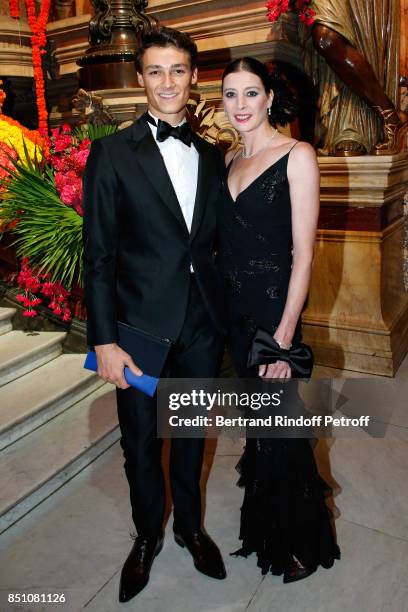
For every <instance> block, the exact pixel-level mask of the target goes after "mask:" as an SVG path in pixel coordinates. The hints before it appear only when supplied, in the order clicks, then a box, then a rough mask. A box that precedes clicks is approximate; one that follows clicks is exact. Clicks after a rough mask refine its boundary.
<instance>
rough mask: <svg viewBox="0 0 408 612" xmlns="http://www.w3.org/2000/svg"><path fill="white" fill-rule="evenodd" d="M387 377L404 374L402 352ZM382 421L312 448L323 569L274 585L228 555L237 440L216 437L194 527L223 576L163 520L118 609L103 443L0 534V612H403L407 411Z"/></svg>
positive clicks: (113, 499)
mask: <svg viewBox="0 0 408 612" xmlns="http://www.w3.org/2000/svg"><path fill="white" fill-rule="evenodd" d="M321 374H325V375H330V374H331V373H330V372H328V371H327V370H322V371H321ZM398 379H399V380H406V379H408V359H406V360H405V362H404V363H403V365H402V366H401V368H400V370H399V372H398V374H397V380H398ZM407 404H408V401H407ZM407 408H408V406H407ZM392 423H393V425H392V427H390V428H389V429H388V430H387V433H386V436H385V437H384V438H371V437H369V436H367V437H366V438H365V437H360V438H358V439H356V438H346V437H342V438H337V439H328V440H322V441H320V442H319V443H318V445H317V447H316V449H315V452H316V457H317V460H318V463H319V469H320V471H321V473H322V476H323V477H324V478H325V479H326V480H327V481H328V482H329V483H330V484H331V486H332V489H333V494H334V497H333V503H334V508H333V509H334V514H335V517H336V530H337V536H338V542H339V545H340V547H341V551H342V558H341V560H340V561H338V562H336V563H335V566H334V567H333V568H332V569H330V570H325V569H319V570H318V571H317V572H316V573H315V574H313V575H312V576H311V577H309V578H308V579H307V580H303V581H300V582H297V583H293V584H288V585H284V584H283V583H282V579H281V578H280V577H275V576H272V575H267V576H265V577H262V576H261V574H260V570H259V569H258V568H257V566H256V560H255V558H254V556H251V557H249V558H248V559H244V558H238V559H236V558H233V557H230V556H229V552H231V551H233V550H236V549H237V548H238V547H239V541H238V540H237V533H238V526H239V507H240V503H241V499H242V491H241V490H240V489H239V488H237V487H236V486H235V481H236V472H235V470H234V466H235V465H236V463H237V460H238V457H239V455H240V454H241V451H242V440H230V439H226V438H222V439H220V440H219V441H218V443H217V444H216V443H215V442H214V441H208V442H209V443H208V449H207V453H206V463H205V466H204V474H205V475H208V481H207V494H206V507H207V511H206V520H205V523H206V528H207V530H208V532H209V533H210V534H211V535H212V536H213V538H214V539H215V540H216V541H217V542H218V544H219V546H220V548H221V550H222V552H223V554H224V558H225V562H226V568H227V572H228V577H227V579H226V580H225V581H216V580H212V579H210V578H206V577H205V576H203V575H201V574H199V573H198V572H197V571H196V570H195V569H194V567H193V564H192V561H191V558H190V556H189V555H188V553H187V552H186V551H185V550H182V549H180V548H179V547H178V546H177V545H176V544H175V543H174V541H173V540H172V538H171V518H170V521H169V523H168V526H167V538H166V541H165V546H164V549H163V551H162V552H161V554H160V555H159V556H158V557H157V559H156V561H155V563H154V565H153V569H152V573H151V579H150V583H149V585H148V586H147V587H146V589H145V590H144V591H143V592H142V593H140V594H139V596H138V597H136V598H135V599H133V600H132V601H131V602H129V603H127V604H119V603H118V601H117V593H118V583H119V575H120V569H121V566H122V564H123V561H124V559H125V558H126V556H127V553H128V551H129V550H130V547H131V545H132V542H131V539H130V535H129V533H130V531H131V530H132V526H131V520H130V513H129V504H128V491H127V483H126V481H125V478H124V474H123V471H122V456H121V449H120V446H119V444H114V445H113V446H112V447H111V448H110V449H109V450H108V451H107V452H106V453H105V454H103V455H102V456H101V457H99V458H98V459H97V460H95V461H94V462H93V463H92V464H91V465H89V466H88V467H87V468H86V469H84V470H83V471H82V472H81V473H80V474H79V475H78V476H76V477H75V478H74V479H72V480H71V481H70V482H69V483H68V484H66V485H65V486H64V487H62V488H61V489H60V490H59V491H57V492H56V493H55V494H54V495H53V496H52V497H50V498H49V499H48V500H46V501H45V502H43V503H42V504H41V505H40V506H39V507H37V508H36V509H35V510H34V511H32V512H31V513H30V514H29V515H28V516H26V517H25V518H24V519H22V520H21V521H19V522H18V523H17V524H16V525H14V526H13V527H12V528H10V529H9V530H8V531H6V532H5V533H4V534H3V536H2V538H1V541H0V610H1V611H2V612H3V611H4V612H8V611H9V610H10V611H14V610H26V611H30V612H31V611H36V610H41V611H47V610H49V611H50V612H56V611H58V610H61V611H65V610H68V611H70V612H79V611H81V610H85V611H87V612H91V611H92V612H115V611H117V610H134V611H140V612H193V611H195V610H200V611H203V612H241V611H242V612H243V611H244V610H248V611H250V612H264V611H267V610H273V611H276V612H281V611H285V612H303V611H305V612H306V611H307V612H309V611H310V612H312V611H313V612H340V611H342V610H344V609H345V610H353V612H403V611H404V610H407V611H408V576H407V567H408V512H407V508H408V485H407V473H408V418H407V412H406V411H405V410H403V409H402V410H400V411H399V412H397V413H394V414H393V420H392ZM214 454H215V456H214ZM8 593H26V594H27V593H43V594H59V595H61V594H63V595H64V596H65V599H66V602H65V603H59V604H57V603H53V604H48V605H45V604H43V605H34V604H23V603H21V604H16V603H14V604H12V603H8V602H7V594H8Z"/></svg>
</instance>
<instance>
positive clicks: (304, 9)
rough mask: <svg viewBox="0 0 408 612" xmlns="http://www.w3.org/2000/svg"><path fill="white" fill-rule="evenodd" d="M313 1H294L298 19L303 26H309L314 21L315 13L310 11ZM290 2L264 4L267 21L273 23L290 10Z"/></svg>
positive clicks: (279, 1)
mask: <svg viewBox="0 0 408 612" xmlns="http://www.w3.org/2000/svg"><path fill="white" fill-rule="evenodd" d="M312 4H313V0H295V2H294V6H295V8H296V11H297V14H298V17H299V19H300V21H302V22H303V23H304V24H305V25H307V26H311V25H312V24H313V23H314V21H315V15H316V13H315V11H314V10H313V9H312ZM290 5H291V2H290V0H271V1H270V2H268V3H267V4H266V8H267V10H268V12H267V17H268V20H269V21H271V22H272V23H274V22H275V21H278V20H279V18H280V17H281V16H282V15H284V14H285V13H287V12H288V11H289V9H290Z"/></svg>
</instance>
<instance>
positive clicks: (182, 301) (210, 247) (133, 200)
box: [84, 28, 226, 601]
mask: <svg viewBox="0 0 408 612" xmlns="http://www.w3.org/2000/svg"><path fill="white" fill-rule="evenodd" d="M196 58H197V47H196V45H195V43H194V42H193V41H192V40H191V39H190V38H189V37H188V36H187V35H185V34H183V33H181V32H178V31H176V30H171V29H169V28H157V29H156V30H153V31H151V32H150V33H148V34H146V35H145V36H144V37H143V39H142V41H141V46H140V48H139V50H138V52H137V57H136V67H137V71H138V79H139V83H140V85H141V86H142V87H144V88H145V90H146V95H147V100H148V111H147V113H146V114H145V115H143V116H142V117H141V118H140V119H138V120H137V121H135V122H134V123H133V124H132V125H131V126H130V127H128V128H126V129H124V130H122V131H120V132H118V133H116V134H113V135H110V136H107V137H104V138H101V139H98V140H96V141H94V142H93V143H92V147H91V152H90V154H89V158H88V162H87V166H86V170H85V178H84V249H85V257H84V262H85V298H86V305H87V311H88V343H89V344H90V345H93V346H95V352H96V355H97V361H98V374H99V376H101V377H102V378H103V379H104V380H106V381H109V382H111V383H114V384H115V385H116V387H117V405H118V416H119V424H120V429H121V434H122V437H121V445H122V448H123V454H124V458H125V472H126V476H127V479H128V482H129V488H130V500H131V505H132V517H133V520H134V523H135V525H136V531H137V537H136V540H135V543H134V546H133V548H132V550H131V552H130V554H129V556H128V558H127V560H126V562H125V564H124V566H123V569H122V574H121V581H120V590H119V600H120V601H128V600H129V599H131V598H132V597H134V596H135V595H136V594H137V593H139V592H140V591H141V590H142V589H143V588H144V587H145V586H146V584H147V582H148V580H149V574H150V568H151V565H152V562H153V560H154V557H155V555H157V554H158V553H159V552H160V550H161V548H162V546H163V532H162V523H163V517H164V510H165V487H164V478H163V472H162V466H161V440H159V439H158V438H157V433H156V429H157V415H156V398H153V399H151V398H149V397H148V396H147V395H145V394H143V393H142V392H140V391H138V390H136V389H134V388H132V387H129V385H128V384H127V383H126V380H125V378H124V374H123V372H124V367H125V366H128V367H129V368H130V369H131V370H133V372H134V373H135V374H137V375H140V374H141V373H142V372H141V369H140V368H139V367H138V364H137V363H134V362H133V361H132V358H131V357H130V355H128V354H127V353H126V352H125V351H124V350H122V349H121V348H120V347H119V346H118V344H117V339H118V338H117V322H118V321H121V322H124V323H125V324H128V325H130V326H132V327H135V328H138V329H141V330H143V331H145V332H147V333H150V334H153V335H155V336H157V337H162V338H163V337H165V338H169V339H171V340H172V341H173V344H172V348H171V350H170V353H169V357H168V359H167V362H166V365H165V370H166V372H165V375H166V376H171V377H179V378H189V377H200V378H212V377H214V376H217V373H218V369H219V365H220V361H221V355H222V346H223V343H222V334H223V331H224V324H223V314H222V313H223V305H222V299H221V290H220V283H219V279H218V275H217V270H216V264H215V252H214V239H215V230H216V209H215V206H216V199H217V194H218V188H219V182H220V175H221V172H222V159H221V155H220V153H219V152H218V150H217V149H216V148H215V147H213V146H212V145H210V144H209V143H207V142H205V141H204V140H202V139H201V138H199V137H198V136H196V135H195V134H193V133H192V132H191V130H190V128H189V125H188V123H187V122H186V117H185V114H186V103H187V101H188V99H189V95H190V88H191V86H192V85H194V84H195V83H196V82H197V68H196ZM135 361H137V359H135ZM203 450H204V440H203V439H174V440H172V444H171V453H170V481H171V487H172V495H173V502H174V525H173V529H174V536H175V539H176V542H177V543H178V544H179V545H180V546H182V547H186V548H187V549H188V551H189V552H190V553H191V555H192V557H193V560H194V565H195V567H196V568H197V569H198V570H199V571H201V572H202V573H204V574H206V575H208V576H211V577H213V578H217V579H223V578H225V576H226V573H225V567H224V563H223V560H222V557H221V554H220V552H219V550H218V548H217V546H216V544H215V543H214V542H213V541H212V540H211V539H210V537H209V536H208V535H207V534H206V533H205V531H203V529H202V528H201V499H200V487H199V481H200V474H201V467H202V460H203Z"/></svg>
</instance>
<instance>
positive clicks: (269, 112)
mask: <svg viewBox="0 0 408 612" xmlns="http://www.w3.org/2000/svg"><path fill="white" fill-rule="evenodd" d="M268 115H269V117H270V116H271V115H272V107H271V106H268Z"/></svg>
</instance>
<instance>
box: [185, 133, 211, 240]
mask: <svg viewBox="0 0 408 612" xmlns="http://www.w3.org/2000/svg"><path fill="white" fill-rule="evenodd" d="M193 144H194V145H195V147H196V148H197V150H198V153H199V162H198V178H197V192H196V199H195V204H194V214H193V221H192V224H191V233H190V238H191V240H193V238H194V236H195V234H196V232H197V230H198V228H199V226H200V222H201V219H202V216H203V213H204V210H205V205H206V202H207V197H208V190H209V188H210V184H211V178H212V177H211V174H210V168H211V155H210V152H209V151H208V148H207V147H206V146H204V143H203V141H202V139H201V138H200V136H197V134H193Z"/></svg>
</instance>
